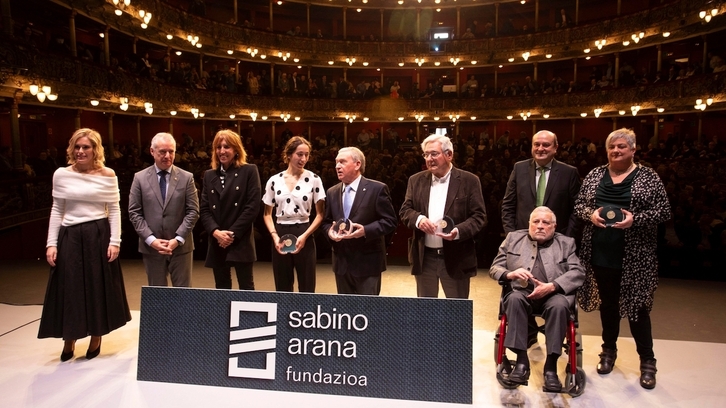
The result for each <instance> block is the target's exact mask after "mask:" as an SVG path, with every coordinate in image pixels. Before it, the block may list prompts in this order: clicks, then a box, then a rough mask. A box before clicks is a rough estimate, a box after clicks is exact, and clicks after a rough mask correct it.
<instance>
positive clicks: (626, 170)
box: [608, 163, 635, 176]
mask: <svg viewBox="0 0 726 408" xmlns="http://www.w3.org/2000/svg"><path fill="white" fill-rule="evenodd" d="M633 166H635V163H630V166H628V168H627V169H625V170H623V171H617V170H615V169H613V168H612V167H609V166H608V169H609V170H610V173H612V174H613V175H614V176H622V175H623V174H625V173H627V172H629V171H630V170H631V169H632V168H633Z"/></svg>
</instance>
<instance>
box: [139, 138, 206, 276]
mask: <svg viewBox="0 0 726 408" xmlns="http://www.w3.org/2000/svg"><path fill="white" fill-rule="evenodd" d="M175 150H176V141H175V140H174V137H173V136H172V135H171V134H169V133H158V134H157V135H156V136H154V138H153V139H152V140H151V155H152V156H153V157H154V164H153V165H152V166H149V167H147V168H145V169H144V170H141V171H140V172H138V173H136V174H135V175H134V181H133V183H132V184H131V193H130V195H129V219H130V221H131V223H132V224H133V225H134V229H135V230H136V233H137V234H138V235H139V252H141V254H142V256H143V258H144V267H145V268H146V275H147V277H148V279H149V286H167V275H169V276H170V277H171V284H172V285H173V286H182V287H190V286H191V285H192V254H193V251H194V239H193V237H192V229H194V224H196V222H197V219H199V199H198V197H197V188H196V187H195V185H194V176H192V174H191V173H189V172H188V171H185V170H182V169H180V168H178V167H176V166H174V165H173V164H174V153H175Z"/></svg>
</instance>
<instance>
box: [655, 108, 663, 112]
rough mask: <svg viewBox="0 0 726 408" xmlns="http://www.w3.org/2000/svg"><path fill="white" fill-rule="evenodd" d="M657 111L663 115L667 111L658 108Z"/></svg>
mask: <svg viewBox="0 0 726 408" xmlns="http://www.w3.org/2000/svg"><path fill="white" fill-rule="evenodd" d="M657 110H658V113H663V112H664V111H665V109H664V108H658V109H657Z"/></svg>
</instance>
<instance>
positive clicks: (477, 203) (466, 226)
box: [400, 167, 487, 279]
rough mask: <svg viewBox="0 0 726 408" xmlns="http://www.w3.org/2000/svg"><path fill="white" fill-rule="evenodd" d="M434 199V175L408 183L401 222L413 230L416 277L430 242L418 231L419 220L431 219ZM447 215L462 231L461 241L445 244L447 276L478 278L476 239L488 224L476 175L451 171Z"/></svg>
mask: <svg viewBox="0 0 726 408" xmlns="http://www.w3.org/2000/svg"><path fill="white" fill-rule="evenodd" d="M430 195H431V172H430V171H428V170H424V171H421V172H419V173H416V174H414V175H413V176H411V178H409V179H408V187H407V189H406V199H405V200H404V202H403V205H402V206H401V211H400V215H401V222H403V223H404V224H406V226H407V227H408V228H411V229H412V230H413V237H412V238H410V240H409V248H408V258H409V262H411V273H412V274H413V275H420V274H421V272H422V267H423V258H424V240H425V238H426V234H425V233H424V232H423V231H421V230H420V229H418V228H416V220H417V219H418V217H419V216H420V215H423V216H426V217H428V213H429V196H430ZM444 215H447V216H449V217H451V219H452V220H454V223H455V224H456V226H455V227H456V228H458V230H459V239H457V240H454V241H447V240H444V241H443V245H444V263H445V265H446V272H448V274H449V276H451V277H452V278H454V279H461V278H463V277H464V276H470V277H471V276H475V275H476V266H477V261H476V245H475V243H474V237H475V236H476V235H477V234H478V233H479V231H481V230H482V228H484V227H485V226H486V224H487V213H486V208H485V206H484V196H483V195H482V191H481V183H480V182H479V179H478V178H477V177H476V176H475V175H473V174H471V173H469V172H468V171H464V170H460V169H457V168H456V167H454V168H452V169H451V179H450V180H449V190H448V191H447V193H446V205H445V207H444Z"/></svg>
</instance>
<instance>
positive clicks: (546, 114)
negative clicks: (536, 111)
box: [542, 113, 550, 119]
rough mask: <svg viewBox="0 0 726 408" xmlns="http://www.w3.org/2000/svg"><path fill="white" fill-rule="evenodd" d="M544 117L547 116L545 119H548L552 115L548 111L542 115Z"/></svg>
mask: <svg viewBox="0 0 726 408" xmlns="http://www.w3.org/2000/svg"><path fill="white" fill-rule="evenodd" d="M542 117H543V118H545V119H547V118H549V117H550V115H549V114H548V113H545V114H543V115H542Z"/></svg>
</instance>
